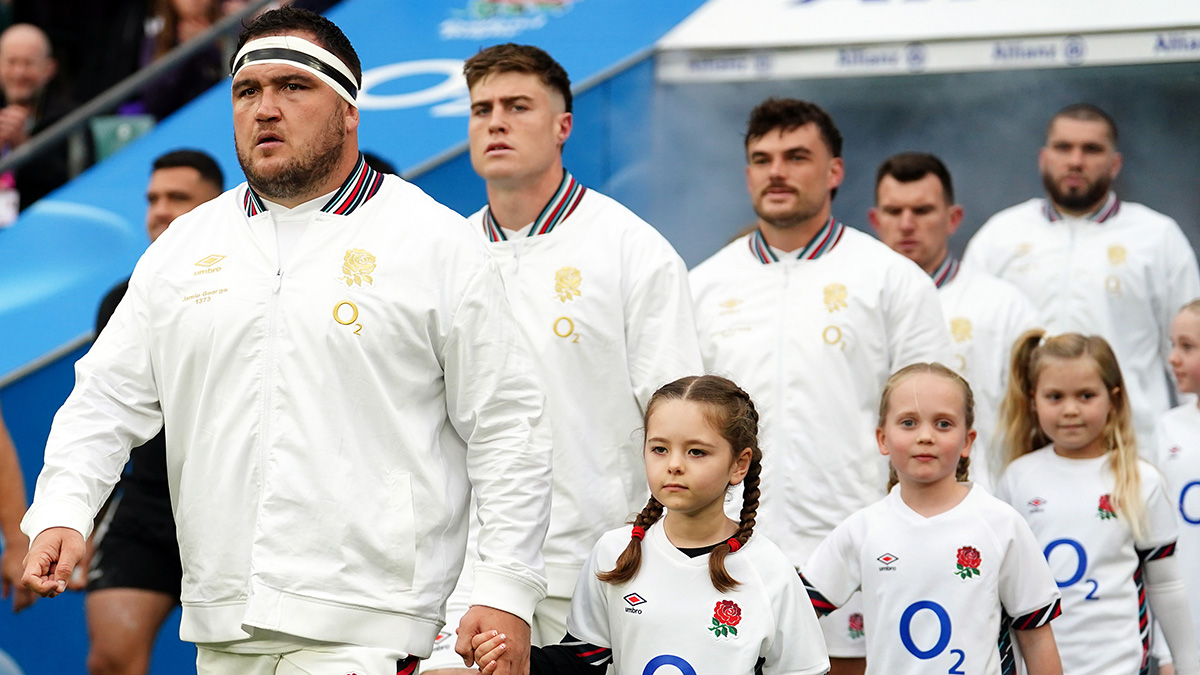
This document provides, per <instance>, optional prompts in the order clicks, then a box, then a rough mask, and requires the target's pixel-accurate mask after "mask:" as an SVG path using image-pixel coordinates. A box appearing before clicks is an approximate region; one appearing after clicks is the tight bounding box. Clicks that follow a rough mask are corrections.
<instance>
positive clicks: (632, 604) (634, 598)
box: [625, 593, 646, 614]
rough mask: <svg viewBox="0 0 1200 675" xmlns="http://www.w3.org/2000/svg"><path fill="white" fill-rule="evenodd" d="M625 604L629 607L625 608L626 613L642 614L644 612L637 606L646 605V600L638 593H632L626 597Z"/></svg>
mask: <svg viewBox="0 0 1200 675" xmlns="http://www.w3.org/2000/svg"><path fill="white" fill-rule="evenodd" d="M625 602H626V604H628V605H629V606H628V607H626V608H625V611H626V612H628V613H629V614H641V613H642V610H640V609H638V608H637V606H638V605H644V604H646V599H645V598H643V597H642V596H640V595H638V594H637V593H630V594H629V595H627V596H625Z"/></svg>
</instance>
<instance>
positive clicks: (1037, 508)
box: [1025, 497, 1046, 513]
mask: <svg viewBox="0 0 1200 675" xmlns="http://www.w3.org/2000/svg"><path fill="white" fill-rule="evenodd" d="M1025 503H1026V504H1028V505H1029V512H1030V513H1041V512H1042V511H1043V508H1042V507H1044V506H1045V505H1046V500H1045V499H1042V498H1041V497H1034V498H1033V499H1030V500H1029V501H1027V502H1025Z"/></svg>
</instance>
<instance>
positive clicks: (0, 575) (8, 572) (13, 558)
mask: <svg viewBox="0 0 1200 675" xmlns="http://www.w3.org/2000/svg"><path fill="white" fill-rule="evenodd" d="M28 549H29V538H28V537H26V536H25V535H24V534H21V535H20V536H14V537H9V539H8V541H6V542H5V544H4V554H3V555H2V556H0V598H7V597H8V594H9V593H10V592H11V593H12V599H13V603H12V606H13V613H14V614H15V613H17V612H19V611H21V610H23V609H25V608H26V607H29V606H30V605H32V604H33V601H34V600H36V599H37V596H36V595H34V594H33V591H31V590H29V589H28V588H25V586H24V585H22V584H21V575H23V574H24V573H25V564H24V563H23V562H22V558H24V556H25V551H26V550H28Z"/></svg>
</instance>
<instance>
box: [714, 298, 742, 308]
mask: <svg viewBox="0 0 1200 675" xmlns="http://www.w3.org/2000/svg"><path fill="white" fill-rule="evenodd" d="M719 304H720V305H721V307H723V308H725V309H733V308H734V307H737V306H738V305H740V304H742V301H741V300H738V299H737V298H730V299H728V300H722V301H721V302H720V303H719Z"/></svg>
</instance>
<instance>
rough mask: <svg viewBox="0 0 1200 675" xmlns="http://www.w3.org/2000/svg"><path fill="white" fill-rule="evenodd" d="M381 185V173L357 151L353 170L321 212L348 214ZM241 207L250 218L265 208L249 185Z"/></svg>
mask: <svg viewBox="0 0 1200 675" xmlns="http://www.w3.org/2000/svg"><path fill="white" fill-rule="evenodd" d="M381 185H383V174H381V173H379V172H378V171H376V170H375V169H372V168H371V166H370V165H369V164H367V160H366V158H364V157H363V156H362V153H359V155H358V162H356V163H355V164H354V170H352V171H351V172H350V175H349V176H348V177H347V178H346V180H345V181H343V182H342V186H341V187H340V188H338V190H337V192H335V193H333V196H332V197H330V198H329V201H328V202H325V206H322V207H321V212H322V213H333V214H336V215H339V216H348V215H350V214H351V213H353V212H354V210H355V209H357V208H358V207H360V206H362V205H363V204H365V203H367V201H368V200H369V199H371V197H374V196H375V194H376V193H377V192H379V186H381ZM242 208H243V209H245V211H246V215H247V216H249V217H251V218H253V217H254V216H257V215H258V214H260V213H262V212H264V211H266V210H267V206H266V204H264V203H263V201H262V197H259V196H258V193H257V192H255V191H254V190H253V189H252V188H250V186H249V185H247V186H246V194H245V195H243V196H242Z"/></svg>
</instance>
